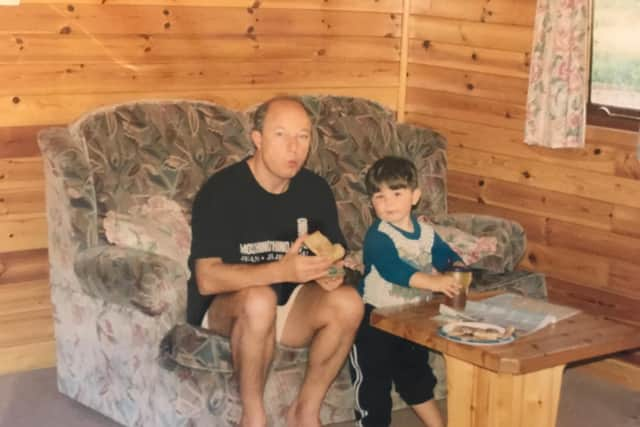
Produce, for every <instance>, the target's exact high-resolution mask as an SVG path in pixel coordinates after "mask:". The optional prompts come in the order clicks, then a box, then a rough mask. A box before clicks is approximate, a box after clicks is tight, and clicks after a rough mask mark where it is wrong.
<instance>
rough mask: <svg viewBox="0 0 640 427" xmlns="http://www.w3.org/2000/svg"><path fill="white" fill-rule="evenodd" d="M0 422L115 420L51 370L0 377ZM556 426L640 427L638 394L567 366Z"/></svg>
mask: <svg viewBox="0 0 640 427" xmlns="http://www.w3.org/2000/svg"><path fill="white" fill-rule="evenodd" d="M0 426H1V427H50V426H51V427H57V426H61V427H116V426H118V424H116V423H114V422H113V421H111V420H109V419H107V418H105V417H103V416H102V415H100V414H98V413H96V412H94V411H92V410H91V409H88V408H86V407H84V406H82V405H81V404H79V403H77V402H75V401H73V400H71V399H69V398H67V397H65V396H63V395H61V394H60V393H58V391H57V389H56V379H55V369H53V368H52V369H41V370H37V371H32V372H27V373H22V374H10V375H5V376H0ZM352 426H353V423H342V424H336V425H334V426H333V427H352ZM419 426H420V424H419V423H418V421H417V419H416V418H415V416H414V415H413V413H412V412H411V410H408V409H407V410H403V411H398V412H395V413H394V416H393V423H392V427H419ZM212 427H215V426H212ZM557 427H640V393H638V392H631V391H628V390H626V389H624V388H621V387H618V386H615V385H611V384H608V383H604V382H602V381H599V380H596V379H593V378H591V377H589V376H586V375H583V374H580V373H578V372H576V371H572V370H568V371H567V372H566V373H565V375H564V380H563V386H562V397H561V401H560V410H559V415H558V425H557Z"/></svg>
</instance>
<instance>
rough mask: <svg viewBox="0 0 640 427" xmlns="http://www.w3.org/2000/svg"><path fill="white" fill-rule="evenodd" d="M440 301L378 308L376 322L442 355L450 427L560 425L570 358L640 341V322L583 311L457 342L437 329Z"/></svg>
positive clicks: (612, 350) (620, 348) (628, 346)
mask: <svg viewBox="0 0 640 427" xmlns="http://www.w3.org/2000/svg"><path fill="white" fill-rule="evenodd" d="M438 305H439V302H438V301H432V302H429V303H422V304H418V305H415V304H414V305H406V306H401V307H394V308H385V309H377V310H374V312H373V313H372V315H371V324H372V325H373V326H375V327H377V328H379V329H382V330H384V331H387V332H389V333H392V334H394V335H398V336H401V337H404V338H406V339H408V340H410V341H413V342H416V343H418V344H421V345H424V346H426V347H429V348H431V349H435V350H438V351H440V352H442V353H443V354H444V357H445V360H446V366H447V389H448V396H447V412H448V419H449V423H448V426H449V427H525V426H526V427H555V425H556V418H557V413H558V402H559V400H560V387H561V385H562V372H563V370H564V366H565V365H566V364H567V363H569V362H574V361H578V360H583V359H589V358H592V357H597V356H603V355H607V354H611V353H616V352H618V351H623V350H628V349H633V348H638V347H640V328H637V327H634V326H630V325H626V324H623V323H619V322H616V321H614V320H610V319H607V318H604V317H601V316H600V317H599V316H593V315H589V314H586V313H579V314H577V315H575V316H573V317H571V318H568V319H565V320H562V321H560V322H557V323H555V324H554V325H551V326H547V327H546V328H544V329H542V330H540V331H537V332H534V333H533V334H530V335H527V336H525V337H521V338H518V339H516V340H515V341H513V342H512V343H509V344H504V345H499V346H470V345H465V344H460V343H456V342H452V341H449V340H447V339H445V338H443V337H441V336H439V335H438V331H437V330H438V327H439V325H438V324H437V323H436V322H434V321H433V320H431V318H432V317H433V316H435V315H436V314H437V312H438Z"/></svg>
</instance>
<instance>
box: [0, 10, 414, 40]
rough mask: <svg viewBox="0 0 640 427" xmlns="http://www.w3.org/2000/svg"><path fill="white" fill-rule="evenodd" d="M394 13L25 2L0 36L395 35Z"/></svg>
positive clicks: (397, 28) (397, 29) (397, 26)
mask: <svg viewBox="0 0 640 427" xmlns="http://www.w3.org/2000/svg"><path fill="white" fill-rule="evenodd" d="M400 21H401V19H400V16H399V15H397V14H394V13H369V12H348V11H332V10H304V9H292V10H287V9H262V8H259V9H251V8H223V7H189V6H166V7H163V6H139V5H86V4H85V5H76V6H73V7H71V8H69V7H68V5H62V4H60V5H55V4H52V5H50V6H48V7H42V6H40V5H36V4H25V5H22V6H20V7H19V8H13V9H11V11H10V14H9V19H6V20H5V21H4V24H3V26H2V29H1V30H0V34H22V35H26V34H63V35H64V34H173V35H178V34H183V35H184V34H198V35H203V34H209V35H213V34H215V35H238V36H241V35H246V36H247V37H259V36H262V35H267V34H271V35H273V34H280V35H285V34H286V35H291V36H293V35H316V36H317V35H327V36H328V35H348V36H378V37H385V36H386V37H400V26H401V22H400Z"/></svg>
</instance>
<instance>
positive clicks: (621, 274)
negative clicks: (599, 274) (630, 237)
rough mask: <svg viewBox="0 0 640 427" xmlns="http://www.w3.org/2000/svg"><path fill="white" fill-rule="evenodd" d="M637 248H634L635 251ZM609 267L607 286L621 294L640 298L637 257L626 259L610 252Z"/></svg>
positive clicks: (639, 276)
mask: <svg viewBox="0 0 640 427" xmlns="http://www.w3.org/2000/svg"><path fill="white" fill-rule="evenodd" d="M638 249H639V248H638V246H636V247H635V248H634V250H635V251H637V250H638ZM610 256H611V258H613V259H612V260H611V268H610V269H609V286H608V287H609V288H610V289H613V290H615V291H616V293H619V294H621V295H626V296H629V297H631V298H635V299H637V300H640V264H638V258H635V259H631V260H628V258H627V257H625V258H617V257H616V254H611V255H610Z"/></svg>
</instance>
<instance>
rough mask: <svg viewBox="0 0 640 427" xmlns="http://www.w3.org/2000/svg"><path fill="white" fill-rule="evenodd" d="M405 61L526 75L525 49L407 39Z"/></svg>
mask: <svg viewBox="0 0 640 427" xmlns="http://www.w3.org/2000/svg"><path fill="white" fill-rule="evenodd" d="M409 62H411V63H415V64H425V65H432V66H437V67H444V68H453V69H457V70H469V71H476V72H480V73H489V74H494V75H498V76H508V77H519V78H528V76H529V52H528V51H525V52H513V51H507V50H498V49H484V48H479V47H469V46H461V45H458V44H449V43H441V42H437V41H429V40H423V39H411V40H410V41H409Z"/></svg>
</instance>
